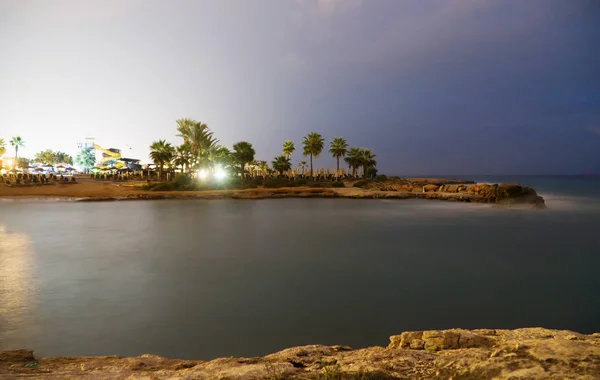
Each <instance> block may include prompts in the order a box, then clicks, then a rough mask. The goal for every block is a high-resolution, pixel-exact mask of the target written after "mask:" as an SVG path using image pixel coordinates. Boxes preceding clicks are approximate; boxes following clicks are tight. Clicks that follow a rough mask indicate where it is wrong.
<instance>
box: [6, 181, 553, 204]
mask: <svg viewBox="0 0 600 380" xmlns="http://www.w3.org/2000/svg"><path fill="white" fill-rule="evenodd" d="M336 184H337V186H336ZM340 184H341V185H340ZM164 189H165V187H164V186H162V183H151V182H147V181H135V180H130V181H121V182H119V181H102V180H93V179H89V177H88V178H86V177H81V178H78V179H77V180H76V182H62V181H55V182H53V183H52V182H51V183H47V184H43V185H42V184H36V185H31V186H28V185H21V186H7V185H6V184H0V198H11V199H23V198H38V199H52V198H61V199H72V200H77V201H117V200H149V199H227V198H231V199H269V198H352V199H435V200H445V201H459V202H474V203H489V204H499V205H526V206H532V207H536V208H544V207H545V204H544V199H543V198H542V197H540V196H538V195H537V193H536V191H535V190H534V189H532V188H529V187H526V186H521V185H518V184H493V185H490V184H476V183H475V182H473V181H470V180H464V179H445V178H395V177H390V178H387V177H383V176H381V178H379V179H378V178H376V179H363V180H353V181H339V182H335V183H331V182H313V183H310V184H308V185H305V184H303V185H299V186H295V185H294V184H293V183H290V182H288V181H280V182H275V183H274V184H272V183H267V184H265V185H256V184H252V185H251V186H241V187H238V188H218V187H216V188H203V189H194V190H176V189H174V188H168V189H167V190H164Z"/></svg>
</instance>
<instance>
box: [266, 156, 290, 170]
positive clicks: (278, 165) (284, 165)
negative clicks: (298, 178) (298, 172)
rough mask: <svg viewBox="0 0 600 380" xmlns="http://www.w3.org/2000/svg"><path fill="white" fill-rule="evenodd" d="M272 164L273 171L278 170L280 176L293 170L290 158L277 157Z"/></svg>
mask: <svg viewBox="0 0 600 380" xmlns="http://www.w3.org/2000/svg"><path fill="white" fill-rule="evenodd" d="M271 164H272V165H273V169H275V170H277V171H278V172H279V174H280V175H283V173H284V172H286V171H288V170H290V169H291V168H292V163H291V162H290V158H289V157H286V156H284V155H281V156H277V157H275V159H274V160H273V161H271Z"/></svg>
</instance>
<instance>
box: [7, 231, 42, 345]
mask: <svg viewBox="0 0 600 380" xmlns="http://www.w3.org/2000/svg"><path fill="white" fill-rule="evenodd" d="M34 293H35V286H34V284H33V281H32V249H31V240H30V239H29V237H28V236H27V235H25V234H22V233H15V232H9V231H7V229H6V227H5V226H3V225H0V322H1V323H0V325H1V326H2V330H3V332H4V333H6V334H10V333H11V332H12V331H17V330H18V329H19V328H20V327H21V326H23V325H31V323H29V322H30V321H29V319H30V318H31V315H32V312H31V311H32V308H33V307H34V305H33V298H34V297H33V296H34ZM1 348H2V341H1V340H0V349H1Z"/></svg>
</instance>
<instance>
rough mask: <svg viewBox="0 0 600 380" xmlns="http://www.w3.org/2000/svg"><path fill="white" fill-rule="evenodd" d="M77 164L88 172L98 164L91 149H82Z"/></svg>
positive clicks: (76, 159)
mask: <svg viewBox="0 0 600 380" xmlns="http://www.w3.org/2000/svg"><path fill="white" fill-rule="evenodd" d="M75 162H77V164H78V165H79V166H81V167H83V169H84V171H85V172H87V171H88V170H89V169H90V168H92V167H93V166H94V165H95V164H96V156H95V155H94V153H93V152H92V150H91V149H82V150H81V151H80V152H79V154H78V155H77V157H75Z"/></svg>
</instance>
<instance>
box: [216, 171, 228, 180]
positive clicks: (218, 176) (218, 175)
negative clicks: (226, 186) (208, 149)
mask: <svg viewBox="0 0 600 380" xmlns="http://www.w3.org/2000/svg"><path fill="white" fill-rule="evenodd" d="M225 177H227V172H226V171H225V170H223V168H216V169H215V178H216V179H217V180H219V181H222V180H224V179H225Z"/></svg>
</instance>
